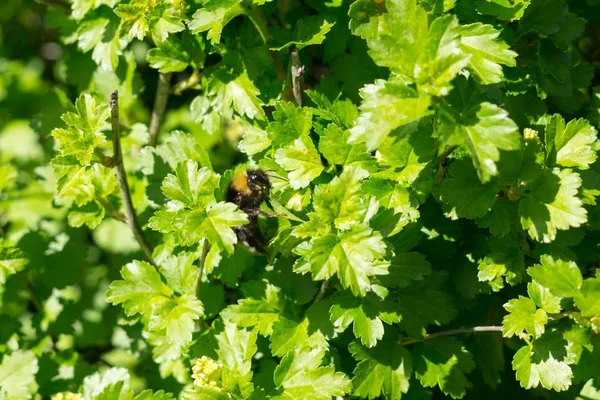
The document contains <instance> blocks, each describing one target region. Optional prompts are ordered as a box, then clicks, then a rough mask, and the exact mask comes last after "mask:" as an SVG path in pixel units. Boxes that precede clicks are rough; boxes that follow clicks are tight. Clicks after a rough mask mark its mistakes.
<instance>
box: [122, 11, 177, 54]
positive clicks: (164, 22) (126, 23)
mask: <svg viewBox="0 0 600 400" xmlns="http://www.w3.org/2000/svg"><path fill="white" fill-rule="evenodd" d="M184 12H185V10H184V9H183V7H182V6H181V5H180V4H177V3H174V4H169V2H163V1H161V2H149V1H148V0H133V1H131V2H130V3H129V4H119V5H118V6H117V7H116V8H115V14H117V15H118V16H119V17H121V21H122V23H121V27H120V30H121V36H125V37H126V38H127V40H128V41H131V40H132V39H133V38H137V39H138V40H144V37H145V36H146V35H147V34H148V32H150V33H152V39H153V40H154V42H156V43H159V44H160V43H162V42H164V41H165V40H167V37H168V36H169V34H171V33H176V32H181V31H182V30H184V29H185V25H184V24H183V21H182V15H183V14H184Z"/></svg>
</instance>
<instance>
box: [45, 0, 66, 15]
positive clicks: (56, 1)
mask: <svg viewBox="0 0 600 400" xmlns="http://www.w3.org/2000/svg"><path fill="white" fill-rule="evenodd" d="M37 2H38V3H40V4H44V5H46V6H50V7H56V8H59V9H61V10H63V11H64V12H66V13H67V14H69V13H70V12H71V6H69V4H68V3H66V2H64V1H62V0H37Z"/></svg>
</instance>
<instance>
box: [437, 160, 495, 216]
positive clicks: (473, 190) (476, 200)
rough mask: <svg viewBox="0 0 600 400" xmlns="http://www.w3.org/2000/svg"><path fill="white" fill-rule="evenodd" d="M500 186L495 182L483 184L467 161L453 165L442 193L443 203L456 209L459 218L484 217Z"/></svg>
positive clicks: (443, 185)
mask: <svg viewBox="0 0 600 400" xmlns="http://www.w3.org/2000/svg"><path fill="white" fill-rule="evenodd" d="M497 192H498V186H497V184H496V183H495V182H490V183H487V184H482V183H481V181H480V180H479V178H478V177H477V171H476V170H475V169H474V168H473V166H472V164H471V163H470V162H468V161H465V160H460V161H456V162H454V163H452V166H451V167H450V170H449V172H448V179H446V180H445V181H444V183H443V184H442V188H441V191H440V195H441V199H442V201H444V202H446V203H448V204H450V205H451V206H453V207H454V210H455V211H456V214H457V215H458V216H459V217H463V218H470V219H475V218H479V217H483V216H484V215H485V214H487V212H488V211H489V210H490V209H491V208H492V206H493V204H494V202H495V200H496V193H497Z"/></svg>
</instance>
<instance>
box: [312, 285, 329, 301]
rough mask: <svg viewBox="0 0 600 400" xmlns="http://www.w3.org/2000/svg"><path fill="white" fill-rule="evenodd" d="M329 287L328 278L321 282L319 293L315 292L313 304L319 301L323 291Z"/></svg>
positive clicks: (323, 293)
mask: <svg viewBox="0 0 600 400" xmlns="http://www.w3.org/2000/svg"><path fill="white" fill-rule="evenodd" d="M327 289H329V279H325V280H324V281H323V283H322V284H321V288H320V289H319V293H317V297H315V301H314V303H313V304H315V303H318V302H320V301H321V300H323V297H325V293H326V292H327Z"/></svg>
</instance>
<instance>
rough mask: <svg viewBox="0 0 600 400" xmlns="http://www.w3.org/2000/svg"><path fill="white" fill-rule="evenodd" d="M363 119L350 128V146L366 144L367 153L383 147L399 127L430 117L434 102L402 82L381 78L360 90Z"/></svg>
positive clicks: (397, 79) (361, 117)
mask: <svg viewBox="0 0 600 400" xmlns="http://www.w3.org/2000/svg"><path fill="white" fill-rule="evenodd" d="M360 97H361V98H362V99H363V101H362V103H361V105H360V111H361V114H360V117H359V118H358V119H357V120H356V122H355V126H354V127H353V128H352V129H350V138H349V143H366V145H367V151H369V152H370V151H373V150H375V149H377V148H378V147H379V145H380V144H381V143H382V142H383V140H384V139H385V138H386V137H387V136H388V135H389V134H390V133H392V131H393V130H394V129H396V128H399V127H401V126H404V125H407V124H409V123H411V122H414V121H418V120H419V119H420V118H422V117H424V116H425V115H426V114H427V111H428V108H429V104H430V102H431V99H430V97H429V96H428V95H420V94H418V93H417V91H416V90H414V89H413V88H411V87H409V86H408V85H407V84H406V83H405V82H404V81H403V80H402V79H399V78H390V79H389V80H387V81H384V80H381V79H378V80H376V81H375V83H374V84H370V85H366V86H365V87H364V88H362V89H361V90H360Z"/></svg>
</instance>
